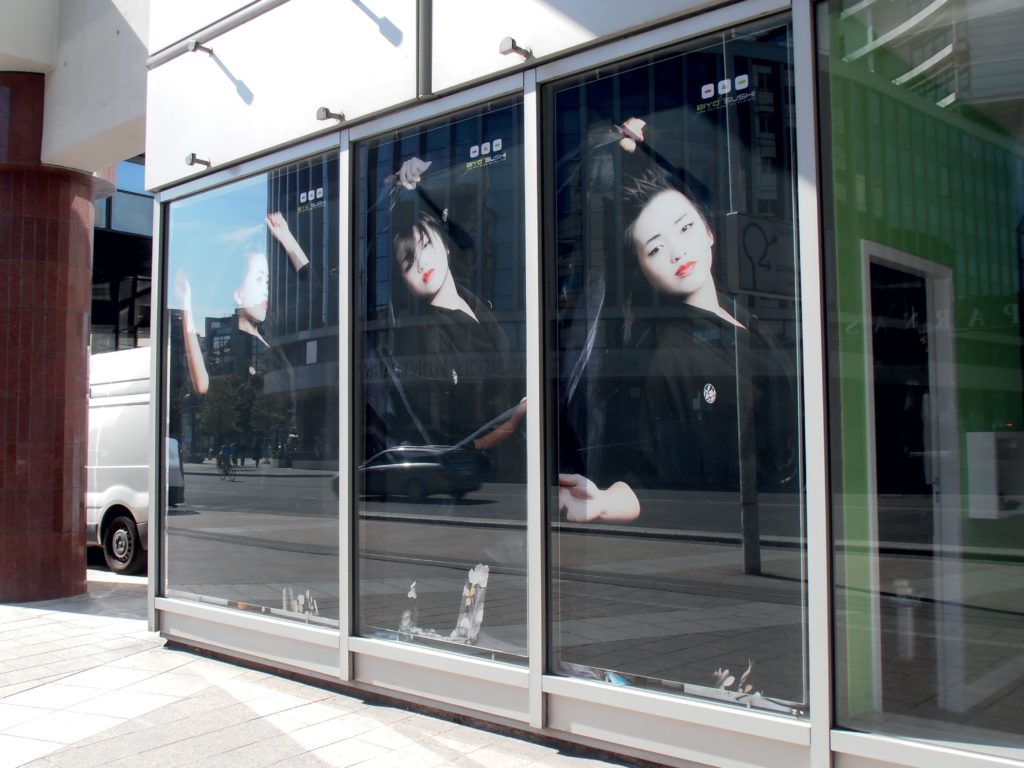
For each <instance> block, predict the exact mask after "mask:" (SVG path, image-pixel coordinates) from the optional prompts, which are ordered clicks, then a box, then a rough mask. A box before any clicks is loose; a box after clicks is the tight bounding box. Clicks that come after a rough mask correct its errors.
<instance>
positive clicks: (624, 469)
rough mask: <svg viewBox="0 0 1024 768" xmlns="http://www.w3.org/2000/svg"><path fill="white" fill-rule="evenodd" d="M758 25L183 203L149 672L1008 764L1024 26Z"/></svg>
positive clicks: (831, 12)
mask: <svg viewBox="0 0 1024 768" xmlns="http://www.w3.org/2000/svg"><path fill="white" fill-rule="evenodd" d="M780 11H785V9H784V8H781V7H778V6H774V5H772V4H771V3H766V2H748V3H731V4H720V5H717V6H716V7H715V8H713V9H712V10H710V11H709V12H708V13H707V14H703V15H697V16H693V17H691V18H688V19H684V20H682V21H679V22H677V23H676V24H675V25H674V26H670V27H658V28H655V29H653V30H652V31H651V34H650V36H646V33H643V34H639V35H638V36H637V37H636V38H635V39H634V38H627V39H623V40H616V41H613V42H609V43H608V46H607V49H605V48H596V49H591V50H587V51H583V52H578V53H574V54H573V55H572V56H566V57H564V59H561V60H557V61H555V62H554V63H552V62H551V60H550V59H549V60H547V61H541V62H540V63H539V64H537V65H536V66H534V64H532V63H529V62H527V63H525V64H524V65H523V67H522V68H521V69H522V70H523V71H517V72H516V73H514V74H512V75H507V76H506V77H504V78H502V79H501V80H500V81H499V80H498V79H497V78H495V79H494V82H490V81H488V82H483V83H482V84H481V83H480V82H476V83H475V84H473V85H472V87H470V86H467V87H466V89H465V93H462V92H459V93H448V94H446V95H443V96H441V97H439V98H438V99H437V100H436V101H433V102H431V101H424V102H422V103H418V104H416V105H414V106H413V105H410V106H408V109H407V111H400V112H395V113H393V114H384V115H378V116H377V117H375V118H374V119H372V120H369V119H368V120H366V121H365V123H363V124H358V123H352V124H348V125H346V126H343V129H342V130H341V131H339V132H337V133H336V134H333V135H329V134H328V133H327V131H326V130H325V132H324V133H323V134H322V135H321V136H320V137H319V138H317V139H315V140H310V141H309V142H308V143H307V144H305V145H302V146H301V147H298V148H295V149H294V150H288V149H286V150H281V151H279V153H278V154H277V155H274V156H273V157H272V158H270V157H268V158H265V159H262V160H260V159H257V160H253V161H247V162H246V163H243V164H241V166H239V168H236V169H231V170H229V171H227V172H222V173H214V174H213V175H211V176H210V180H209V182H208V183H206V182H202V181H200V182H195V181H193V182H188V183H186V184H183V185H182V186H181V187H179V188H175V189H172V190H169V191H168V192H167V193H166V195H165V197H164V198H163V199H162V200H161V205H162V217H161V229H162V231H161V232H159V233H158V235H159V237H160V239H161V243H162V248H163V257H162V258H163V261H162V264H161V265H160V267H161V268H160V270H158V271H157V273H156V274H158V276H159V283H160V285H161V286H163V287H162V299H163V302H164V312H163V315H162V316H163V322H162V323H161V324H160V326H161V327H160V334H161V336H160V339H159V341H160V348H161V349H162V350H163V354H164V357H163V361H162V372H163V373H162V376H163V378H162V381H161V382H160V386H161V388H162V392H163V404H164V412H163V417H162V419H161V421H162V423H163V428H164V429H165V436H166V437H167V438H169V440H168V441H166V443H165V442H164V441H162V440H161V441H159V442H160V444H161V445H167V446H168V449H167V454H168V458H170V459H171V460H170V461H168V462H167V463H166V465H165V472H164V474H165V478H164V480H165V482H170V483H171V484H172V485H175V486H176V487H177V486H180V485H181V483H180V482H177V480H178V478H171V477H167V476H168V475H170V474H172V473H174V472H177V471H178V469H179V468H180V470H181V472H182V475H183V478H184V487H185V493H184V498H183V499H182V498H180V495H179V494H175V495H172V496H171V497H170V498H168V499H167V501H168V502H169V503H165V505H164V509H163V510H162V515H161V518H160V526H159V531H158V533H157V534H156V537H157V539H156V540H157V541H159V544H160V551H159V557H158V558H157V561H158V562H159V563H160V576H161V582H160V585H159V587H157V589H156V592H157V610H158V611H160V612H163V615H164V616H165V617H166V618H167V623H166V624H163V625H162V629H163V630H164V631H165V632H166V633H167V634H168V635H169V636H171V637H181V638H184V640H185V641H186V642H194V643H195V644H197V645H200V646H206V647H210V648H214V649H224V648H227V650H228V652H229V653H237V654H238V655H239V656H241V657H244V658H249V659H257V660H260V661H262V662H264V663H271V664H273V663H276V662H277V660H278V659H281V666H282V667H284V668H286V669H289V670H291V671H298V672H300V673H301V672H304V671H307V670H312V672H313V673H315V674H316V675H319V676H320V677H322V678H327V679H329V680H338V681H342V682H344V683H347V684H352V685H357V686H365V687H366V688H368V689H371V688H372V689H374V690H376V691H383V692H385V693H388V694H393V695H398V696H404V697H409V698H413V699H415V700H417V701H419V702H421V703H423V702H438V703H439V704H440V706H443V707H449V708H452V709H453V710H455V711H458V712H462V713H465V712H469V713H472V714H479V713H483V714H484V715H485V716H487V717H493V718H496V719H498V720H500V721H501V722H502V723H509V722H513V723H519V724H527V725H529V726H531V727H534V728H537V729H542V730H543V729H547V730H548V732H557V733H558V734H560V735H565V734H568V735H569V737H570V738H578V739H580V740H590V743H593V742H594V741H597V742H600V743H602V744H604V745H609V744H610V745H611V746H612V747H613V748H615V747H623V748H626V749H631V750H635V751H636V753H638V754H643V755H648V756H649V755H651V754H654V755H659V756H667V757H668V758H671V759H673V760H676V761H677V762H676V763H673V764H684V762H685V761H691V762H690V763H686V764H695V763H700V764H704V763H707V764H714V765H740V764H748V763H746V762H744V761H745V760H747V759H748V758H749V755H750V754H754V753H757V754H758V759H760V760H762V761H763V764H764V765H771V766H795V765H807V766H816V765H820V764H824V763H823V760H828V759H831V756H833V755H836V754H840V753H845V754H844V758H845V757H849V759H850V760H851V762H850V763H849V764H850V765H857V766H865V767H866V766H874V768H878V767H879V766H881V765H883V764H884V763H885V761H887V760H888V761H889V762H890V763H893V762H894V763H897V764H910V765H921V766H923V765H930V764H931V763H929V762H928V759H929V758H928V756H929V755H932V754H937V753H935V752H927V751H921V752H914V751H913V750H914V749H918V750H940V751H942V755H943V760H946V761H947V762H940V763H935V764H936V765H955V764H958V763H957V762H956V760H957V759H959V758H960V757H962V756H967V757H966V758H965V759H966V760H967V762H966V763H964V764H971V765H979V766H980V765H989V764H993V765H994V764H996V763H995V762H993V761H998V760H999V759H1003V758H1009V759H1010V760H1018V761H1020V760H1022V759H1024V727H1022V725H1021V723H1024V712H1022V708H1021V706H1020V705H1019V704H1018V703H1017V700H1016V696H1015V692H1016V688H1017V687H1018V685H1019V684H1021V683H1022V682H1024V597H1022V595H1024V592H1022V590H1021V589H1020V588H1019V586H1018V582H1017V579H1018V578H1019V576H1020V575H1021V568H1022V565H1024V439H1022V438H1021V424H1022V421H1024V352H1022V349H1024V348H1022V344H1021V339H1022V326H1021V318H1020V305H1021V300H1022V299H1021V297H1022V295H1024V267H1022V263H1024V262H1022V259H1024V256H1022V253H1024V223H1022V222H1024V161H1022V157H1024V153H1022V151H1021V146H1022V144H1021V136H1022V131H1024V99H1022V94H1024V67H1022V62H1024V60H1022V59H1020V58H1019V55H1018V54H1016V53H1014V51H1015V41H1016V40H1017V39H1018V37H1019V35H1017V32H1020V33H1024V11H1022V10H1021V9H1020V8H1018V7H1017V6H1016V5H1015V4H1005V3H1000V2H988V3H972V2H967V0H935V1H934V2H920V3H907V4H901V3H881V2H864V1H863V0H861V1H859V2H855V0H828V1H827V2H822V3H817V4H814V5H813V7H811V6H802V7H801V9H799V10H797V9H794V11H793V13H792V14H790V13H785V12H780ZM666 30H670V32H671V34H668V33H666ZM812 33H813V34H812ZM994 42H995V43H1000V45H993V43H994ZM606 50H607V53H606V52H605V51H606ZM556 58H557V57H556ZM811 62H813V63H814V64H816V67H812V66H810V63H811ZM810 70H813V71H810ZM812 75H813V77H812ZM485 80H486V78H485ZM815 132H816V136H815ZM815 138H816V140H817V144H816V146H815V148H814V149H813V150H808V149H807V147H808V146H809V145H811V144H814V143H815ZM798 212H799V215H798ZM819 227H820V230H819ZM819 231H820V235H821V236H820V238H819ZM819 266H820V272H819ZM819 277H820V280H819ZM819 339H820V341H819ZM528 390H529V392H530V396H529V398H527V391H528ZM819 448H820V449H819ZM822 454H827V455H822ZM826 475H827V477H826ZM826 489H827V490H826ZM179 493H180V492H179ZM225 617H229V618H225ZM204 622H205V623H204ZM826 625H827V629H826ZM221 626H223V627H227V626H230V627H231V631H232V632H237V633H239V634H238V635H237V637H235V636H232V637H231V639H230V640H228V639H225V638H226V637H227V635H226V634H218V632H219V630H218V629H216V628H217V627H221ZM244 633H250V634H251V635H252V636H253V637H258V639H254V640H251V641H249V640H248V639H239V638H242V637H243V635H244ZM261 633H262V634H261ZM304 644H305V645H304ZM310 649H312V650H310ZM645 718H646V719H645ZM822 731H824V735H823V736H821V738H819V734H820V733H821V732H822ZM893 737H894V738H893ZM858 739H859V740H860V741H858ZM872 739H873V740H874V741H871V740H872ZM921 742H927V745H926V746H922V745H921ZM894 745H895V747H894ZM908 745H909V746H908ZM762 746H763V747H764V749H763V751H762V750H760V747H762ZM891 748H895V749H896V751H895V752H891V751H887V750H890V749H891ZM752 750H753V751H752ZM907 750H910V751H907ZM943 750H944V751H943ZM983 753H984V754H983ZM950 761H951V762H950ZM972 761H973V762H972ZM986 761H988V762H986ZM759 764H760V763H759ZM837 764H838V763H837ZM844 764H845V763H844Z"/></svg>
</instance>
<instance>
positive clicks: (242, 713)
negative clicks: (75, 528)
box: [0, 568, 630, 768]
mask: <svg viewBox="0 0 1024 768" xmlns="http://www.w3.org/2000/svg"><path fill="white" fill-rule="evenodd" d="M145 617H146V579H145V577H137V576H135V577H133V576H127V577H126V576H115V575H113V574H110V573H108V572H107V571H105V570H101V569H92V568H90V570H89V592H88V594H85V595H79V596H77V597H73V598H66V599H62V600H50V601H46V602H40V603H24V604H19V605H0V768H14V767H15V766H22V765H27V766H33V768H58V767H59V768H92V767H93V766H103V767H104V768H129V767H131V768H138V766H145V767H146V768H150V767H151V766H152V767H154V768H156V767H160V768H163V767H165V766H166V767H168V768H170V767H171V766H190V768H212V767H213V766H216V767H217V768H234V767H235V766H238V767H239V768H242V767H243V766H244V767H245V768H254V767H256V766H279V767H280V768H314V767H321V766H360V767H361V768H370V767H371V766H372V767H374V768H375V767H377V766H381V767H382V768H387V767H389V766H394V767H395V768H399V766H400V767H401V768H419V767H422V768H433V766H458V767H460V768H518V767H519V766H537V767H543V768H599V767H600V766H616V765H620V766H621V765H629V764H630V763H627V762H615V761H611V762H609V761H607V760H603V759H599V758H596V757H594V756H592V755H587V754H586V753H585V752H583V751H579V752H573V753H571V754H570V753H567V752H566V751H565V750H562V751H560V750H559V749H558V747H556V746H551V745H546V744H537V743H533V742H530V741H524V740H521V739H517V738H513V737H510V736H506V735H502V734H499V733H494V732H491V731H487V730H482V729H479V728H473V727H470V726H466V725H459V724H457V723H454V722H451V721H448V720H444V719H440V718H435V717H430V716H427V715H423V714H419V713H417V712H414V711H410V710H406V709H402V708H401V707H400V706H398V705H394V704H384V705H381V704H377V703H374V702H372V701H369V700H363V699H362V698H360V697H359V696H355V695H342V694H339V693H333V692H331V691H328V690H325V689H323V688H319V687H317V686H314V685H306V684H303V683H300V682H296V681H294V680H290V679H287V678H283V677H277V676H275V675H271V674H268V673H265V672H262V671H256V670H252V669H248V668H246V667H242V666H237V665H234V664H230V663H227V662H221V661H217V660H214V659H210V658H206V657H204V656H200V655H197V654H193V653H190V652H188V651H185V650H181V649H169V648H166V647H165V646H164V641H163V639H162V638H160V637H159V636H158V635H156V634H153V633H151V632H149V631H147V629H146V618H145Z"/></svg>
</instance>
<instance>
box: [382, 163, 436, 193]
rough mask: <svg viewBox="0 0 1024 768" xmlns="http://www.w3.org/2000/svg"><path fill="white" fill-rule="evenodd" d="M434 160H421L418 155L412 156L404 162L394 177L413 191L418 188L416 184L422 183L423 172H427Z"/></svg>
mask: <svg viewBox="0 0 1024 768" xmlns="http://www.w3.org/2000/svg"><path fill="white" fill-rule="evenodd" d="M432 162H433V161H432V160H420V159H419V158H418V157H410V158H409V159H408V160H406V161H405V162H404V163H402V167H401V168H399V169H398V173H396V174H395V175H394V176H393V177H392V178H393V179H395V180H396V181H397V182H398V183H399V184H401V185H402V186H403V187H405V188H406V189H408V190H409V191H412V190H414V189H416V185H417V184H419V183H420V180H421V179H422V178H423V174H424V173H426V170H427V168H429V167H430V164H431V163H432Z"/></svg>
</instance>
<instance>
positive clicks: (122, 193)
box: [89, 155, 153, 354]
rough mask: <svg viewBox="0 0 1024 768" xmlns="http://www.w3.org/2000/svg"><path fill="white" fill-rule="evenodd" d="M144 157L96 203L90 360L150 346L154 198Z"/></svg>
mask: <svg viewBox="0 0 1024 768" xmlns="http://www.w3.org/2000/svg"><path fill="white" fill-rule="evenodd" d="M143 162H144V158H143V156H141V155H140V156H139V157H135V158H132V159H131V160H126V161H124V162H122V163H119V164H118V166H117V190H116V191H115V192H114V194H113V195H112V196H111V197H109V198H104V199H101V200H97V201H96V206H95V211H94V230H93V274H92V316H91V320H90V341H89V347H90V351H91V352H92V354H97V353H99V352H113V351H115V350H118V349H131V348H132V347H141V346H146V345H148V344H149V323H150V320H149V317H150V270H151V262H152V257H153V254H152V250H153V196H152V195H150V194H149V193H147V192H146V190H145V189H144V187H143V184H142V172H143Z"/></svg>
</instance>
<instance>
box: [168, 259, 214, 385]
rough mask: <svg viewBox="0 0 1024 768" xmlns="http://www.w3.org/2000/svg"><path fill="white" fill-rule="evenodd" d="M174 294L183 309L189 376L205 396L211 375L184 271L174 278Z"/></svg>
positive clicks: (190, 288)
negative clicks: (193, 312)
mask: <svg viewBox="0 0 1024 768" xmlns="http://www.w3.org/2000/svg"><path fill="white" fill-rule="evenodd" d="M174 293H175V295H176V297H177V300H178V306H180V307H181V330H182V337H183V338H184V340H185V359H186V361H187V362H188V375H189V378H191V379H192V388H193V389H194V390H195V391H196V392H198V393H199V394H200V395H205V394H206V390H208V389H209V388H210V374H209V373H207V371H206V362H205V361H204V360H203V351H202V349H201V348H200V346H199V336H198V335H197V334H196V330H195V323H194V321H193V316H192V286H191V284H190V283H189V281H188V275H186V274H185V273H184V272H183V271H182V270H178V274H177V275H175V277H174Z"/></svg>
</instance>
